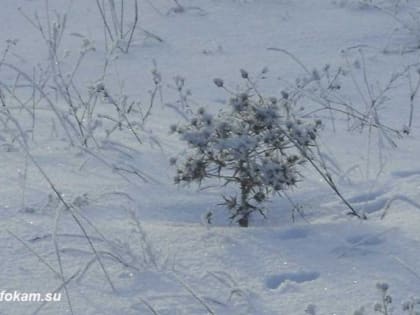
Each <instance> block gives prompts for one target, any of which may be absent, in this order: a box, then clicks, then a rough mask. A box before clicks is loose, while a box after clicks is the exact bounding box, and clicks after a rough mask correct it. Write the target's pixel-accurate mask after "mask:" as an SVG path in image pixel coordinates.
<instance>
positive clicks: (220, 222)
mask: <svg viewBox="0 0 420 315" xmlns="http://www.w3.org/2000/svg"><path fill="white" fill-rule="evenodd" d="M356 2H357V1H356V0H355V1H350V0H349V1H344V2H343V1H332V0H318V1H313V0H252V1H239V0H194V1H193V0H183V1H181V0H180V1H179V3H181V4H182V5H183V6H184V11H182V10H180V9H179V7H177V6H176V4H175V2H174V1H169V0H155V1H146V0H145V1H139V6H140V17H139V26H140V27H141V28H142V29H144V30H147V31H148V32H151V33H153V34H155V35H157V36H159V38H161V39H163V42H160V41H158V40H156V39H155V38H152V37H151V36H148V35H147V34H146V33H144V32H142V30H141V29H140V28H138V29H137V31H136V33H135V36H134V42H133V44H132V46H131V47H130V50H129V52H128V54H123V53H120V54H118V58H116V59H115V60H112V61H111V64H110V66H109V69H108V73H107V75H106V76H105V77H104V78H102V77H101V76H102V73H103V69H104V68H103V62H104V60H105V55H106V53H105V43H104V36H103V32H104V29H103V24H102V21H101V18H100V15H99V13H98V11H97V8H96V3H95V1H83V0H73V1H67V0H54V1H52V0H50V1H49V6H50V9H51V10H57V11H58V12H61V13H63V12H64V11H65V10H66V8H67V7H69V4H70V3H72V4H71V6H70V11H69V14H68V20H67V24H66V25H67V26H66V28H65V32H64V36H63V39H62V50H60V53H64V51H68V52H69V57H68V58H67V59H65V62H64V64H63V67H64V70H65V71H66V73H67V72H71V71H72V69H73V67H72V65H73V62H74V60H76V58H77V57H78V56H79V52H80V50H81V49H83V45H86V44H88V42H86V41H83V38H85V39H86V40H89V45H90V44H91V45H93V47H95V51H92V52H89V53H87V55H86V59H85V60H84V61H83V62H82V64H81V66H80V69H79V72H77V75H76V76H75V78H74V80H75V81H76V82H78V84H79V86H80V87H82V92H83V93H84V94H86V95H87V94H88V93H89V87H95V88H96V90H98V87H102V88H101V91H102V90H103V88H104V87H105V88H106V89H108V90H109V91H110V93H112V95H113V97H115V95H118V97H119V96H120V95H119V94H122V95H126V96H127V97H128V100H129V101H128V102H127V104H129V103H130V102H131V100H133V101H139V102H140V103H141V104H142V105H143V106H146V107H147V105H148V104H149V102H150V91H152V90H153V88H154V82H153V79H154V77H153V73H152V72H153V71H154V69H155V67H156V71H157V72H154V73H155V79H156V78H157V77H156V75H158V77H159V79H161V80H162V87H161V95H158V96H157V101H156V103H155V105H154V106H153V108H152V110H151V114H150V116H149V118H148V120H147V121H146V124H145V126H144V130H140V133H139V135H140V138H141V140H143V141H142V143H141V144H140V143H139V142H138V141H137V139H136V138H135V137H133V134H132V133H131V132H130V130H126V131H119V130H118V129H117V130H116V131H114V132H113V133H112V135H111V137H110V138H109V139H108V140H107V141H104V142H103V143H102V149H101V150H98V149H96V148H92V149H83V148H82V147H80V146H73V147H72V146H70V145H69V141H68V140H67V139H66V135H65V132H64V131H63V130H62V128H60V123H59V121H58V120H57V118H56V116H54V113H52V111H51V109H50V108H49V107H48V106H46V105H43V106H41V108H40V109H39V110H38V111H37V112H36V113H37V116H36V124H35V132H34V133H33V137H32V134H29V135H28V137H27V141H28V143H29V148H30V153H31V156H33V158H34V159H35V161H36V162H37V163H38V165H39V166H40V167H41V168H42V169H43V170H44V171H45V174H47V175H48V178H49V179H50V180H51V182H52V183H53V184H54V185H55V187H56V188H57V189H58V191H59V192H60V193H61V196H62V198H63V199H64V200H65V201H66V202H67V203H68V204H69V205H72V206H73V210H74V211H75V212H74V213H72V212H71V211H69V210H68V209H67V210H66V209H65V207H63V205H62V204H61V203H60V200H59V199H58V197H57V195H56V194H55V193H54V191H53V190H52V189H51V187H50V185H49V184H48V182H47V181H46V180H45V177H44V176H43V175H42V174H41V173H40V172H39V169H38V168H37V167H36V166H35V164H34V163H33V161H31V159H30V158H29V157H28V154H26V153H25V151H24V150H23V149H22V147H21V146H20V145H19V143H18V142H17V141H16V140H13V137H11V136H10V134H8V133H6V132H5V130H2V133H1V135H0V144H1V146H0V187H1V188H0V210H1V211H0V253H1V256H2V257H1V259H0V292H1V291H2V290H6V291H13V290H19V291H21V292H41V293H47V292H53V291H55V290H59V291H60V292H62V295H63V296H62V300H61V301H60V302H51V303H47V304H45V305H43V304H42V303H37V302H4V301H3V302H0V314H1V315H3V314H4V315H9V314H33V313H37V314H47V315H48V314H70V309H69V303H68V301H67V297H66V294H65V291H64V290H63V288H62V279H60V273H58V274H56V273H55V272H53V271H52V270H51V269H49V268H48V267H47V264H49V265H51V266H52V267H53V269H54V270H56V271H59V270H60V267H59V258H58V255H57V248H56V246H58V253H59V257H60V260H61V265H62V269H63V273H64V276H65V278H66V279H68V278H70V280H69V283H68V285H67V291H68V294H69V296H70V300H71V306H72V309H73V313H74V314H86V315H93V314H109V315H114V314H124V315H131V314H153V312H152V311H151V310H150V308H149V309H148V306H147V305H150V306H151V307H152V308H153V309H154V310H156V311H157V312H158V314H161V315H175V314H190V315H200V314H209V310H208V309H206V307H209V308H210V309H211V310H212V311H213V312H214V314H218V315H225V314H226V315H228V314H229V315H236V314H238V315H239V314H253V315H274V314H304V313H305V309H307V306H308V305H310V304H313V305H315V306H316V310H317V312H318V313H319V314H352V313H353V312H354V311H356V310H357V309H359V308H360V307H361V306H365V308H366V310H369V314H373V304H374V302H375V301H377V300H379V299H380V295H379V293H378V290H377V288H376V287H375V286H376V283H377V282H387V283H388V284H389V286H390V289H389V290H390V293H391V294H392V295H393V299H394V301H395V302H394V306H395V308H396V312H395V314H400V313H401V311H400V310H401V308H400V305H399V303H400V302H402V301H404V300H406V299H407V298H409V297H411V296H420V266H419V264H418V261H419V258H420V229H419V228H418V222H420V169H419V163H418V156H419V154H420V145H419V142H418V139H419V136H420V134H419V132H420V123H419V121H420V119H419V118H420V116H419V115H420V114H419V111H418V110H417V107H416V108H415V110H414V117H413V123H412V126H411V129H410V133H409V135H404V136H403V137H401V138H400V139H397V140H396V144H397V148H392V146H391V145H389V144H388V145H387V146H386V148H384V149H383V150H382V151H381V152H379V150H378V148H379V147H380V144H381V142H380V141H383V142H384V143H385V144H386V143H387V142H386V139H384V138H380V137H378V136H377V132H376V131H375V130H372V131H371V133H370V134H369V130H367V129H365V130H361V129H360V128H355V129H356V130H354V131H353V132H351V133H350V132H348V131H347V129H346V128H347V126H348V122H347V120H346V119H343V117H341V118H337V119H335V120H334V121H333V122H331V121H330V120H328V119H329V118H328V117H329V115H328V114H326V115H324V116H320V117H319V118H321V119H322V120H323V125H324V128H323V130H320V131H319V135H318V137H319V141H320V146H321V147H322V149H323V153H324V159H325V163H326V164H327V165H328V166H329V168H330V169H331V173H332V175H333V177H334V179H335V181H336V183H337V185H338V187H339V189H340V191H341V193H342V194H343V195H344V196H345V197H346V198H347V200H348V201H349V202H350V203H351V204H352V205H353V206H354V208H355V209H357V210H360V211H362V212H364V213H366V214H367V216H368V219H367V220H359V219H357V218H354V217H350V216H347V215H346V212H348V209H347V208H346V206H345V205H344V204H343V203H342V202H341V201H340V199H339V198H337V196H336V195H335V194H334V192H333V191H332V190H331V189H330V188H329V187H328V185H327V184H326V183H325V180H324V179H322V178H320V176H319V175H318V174H317V173H316V172H314V171H313V170H312V169H311V168H310V167H309V166H307V167H306V168H305V169H304V170H303V176H304V180H303V181H302V182H301V183H299V184H298V186H297V187H296V188H295V189H293V190H292V191H290V192H288V197H290V199H291V200H292V202H293V203H294V204H291V203H290V202H289V200H288V198H273V199H272V200H271V201H270V203H268V205H267V207H268V208H269V212H268V214H267V216H268V217H267V219H264V218H262V217H258V216H257V215H255V216H253V217H252V221H251V226H250V227H249V228H239V227H237V226H236V225H232V224H230V223H229V219H228V216H229V213H228V211H227V210H226V209H224V208H223V207H221V206H218V204H219V203H220V202H221V201H223V200H222V199H221V196H220V195H221V192H223V193H226V192H227V193H229V192H231V191H230V190H229V189H230V188H227V189H225V190H223V189H222V188H220V187H218V185H213V184H214V183H211V184H212V185H209V186H208V187H207V186H203V187H201V188H198V187H196V186H194V185H191V186H182V185H178V186H177V185H174V183H173V178H174V176H175V175H176V169H175V168H174V167H172V166H171V165H170V163H169V160H170V158H172V157H179V156H181V157H182V156H184V155H185V152H186V150H187V147H186V145H185V143H184V142H182V141H181V139H179V137H177V135H176V134H173V133H171V132H170V126H172V125H174V124H175V125H178V124H184V123H185V119H184V118H183V116H182V115H180V114H179V111H181V112H182V114H183V115H184V116H186V117H187V118H190V117H189V116H188V115H189V113H190V112H189V111H191V112H197V110H198V109H199V108H200V107H204V108H205V109H206V113H207V112H208V115H217V114H218V113H219V110H220V109H223V108H224V106H226V102H227V101H228V100H229V98H230V97H231V96H230V95H229V94H228V93H227V92H226V91H225V90H224V89H223V88H220V87H218V86H216V85H215V82H213V80H214V79H215V78H221V79H223V81H222V82H223V86H224V87H227V89H230V90H232V91H235V92H236V91H238V90H239V84H240V82H242V81H243V78H241V69H245V70H246V73H247V75H249V77H251V78H255V77H257V76H258V75H259V74H260V73H261V72H262V69H264V68H265V67H268V69H269V71H268V72H267V74H266V75H265V76H266V77H267V78H266V79H261V80H258V83H257V84H258V89H259V90H260V91H261V92H262V93H264V95H268V96H274V97H281V96H282V93H285V91H289V92H290V91H291V90H292V89H293V87H296V79H298V78H300V81H299V80H298V81H299V82H298V83H299V84H302V82H305V81H304V80H309V81H308V82H309V83H308V82H306V83H305V84H309V85H310V87H311V88H312V87H314V88H316V86H317V84H318V82H321V83H320V84H323V81H322V80H324V79H325V78H324V77H322V76H321V77H319V76H320V75H321V73H322V70H321V69H323V67H325V65H329V68H330V69H332V70H331V73H334V69H338V68H339V67H342V68H343V69H344V68H345V69H346V70H348V71H352V73H353V75H354V76H353V77H350V76H346V77H344V78H342V80H341V81H340V82H339V83H340V84H341V86H342V87H341V91H340V93H342V94H341V95H343V97H345V98H346V99H347V100H351V103H352V104H354V106H355V107H357V108H358V109H361V110H362V109H363V108H364V106H365V105H364V103H363V102H364V100H363V97H361V95H360V93H358V91H357V89H356V87H355V86H354V84H353V83H352V82H353V80H355V81H356V82H358V83H359V84H360V87H361V89H362V90H363V95H365V96H368V94H369V91H366V90H365V85H363V82H364V76H367V80H368V81H369V82H370V85H371V89H372V90H371V92H372V93H373V94H375V95H378V94H380V88H381V87H382V88H383V87H384V86H386V84H387V82H388V81H389V80H390V77H391V75H392V74H393V73H398V72H401V71H402V70H403V69H405V67H406V66H408V65H411V64H415V63H417V62H418V60H419V53H420V50H418V49H416V48H415V47H416V37H415V36H414V35H413V34H412V32H410V31H407V30H406V29H405V28H404V27H402V26H401V24H399V23H398V21H397V20H396V19H394V18H392V17H391V16H390V15H389V14H385V13H384V12H382V11H381V10H378V9H376V8H374V7H360V6H358V5H354V4H355V3H356ZM382 2H385V1H382ZM388 2H389V3H390V2H393V1H388ZM400 2H401V5H405V3H408V4H412V5H414V6H415V5H416V3H415V1H414V0H413V1H400ZM130 3H131V2H130V1H127V2H126V4H127V6H128V5H130ZM376 3H378V4H380V1H376ZM18 8H21V10H22V11H23V12H24V13H25V14H26V15H27V16H29V17H33V14H34V12H35V11H36V12H38V14H39V16H40V19H41V21H42V22H45V21H46V19H45V1H44V0H2V1H1V9H0V29H2V32H0V43H1V44H0V61H1V60H2V59H1V56H2V54H1V52H2V51H3V50H4V48H5V47H6V40H8V39H12V40H13V39H18V42H17V44H16V45H15V46H14V45H13V47H11V50H10V52H9V53H8V54H7V56H6V58H5V61H6V62H7V63H9V64H12V65H15V66H17V67H19V68H20V69H21V70H22V71H25V72H26V73H29V74H32V73H33V69H34V67H37V65H38V64H39V65H41V66H42V67H44V68H43V69H46V65H47V64H48V49H47V46H46V44H45V43H44V42H43V40H42V38H41V36H40V34H39V32H37V30H36V29H35V28H34V27H33V26H31V25H30V23H28V21H27V20H26V19H25V18H24V17H23V15H22V14H21V13H20V12H19V10H18ZM403 10H404V8H403ZM166 13H169V14H166ZM403 13H404V12H403ZM412 22H413V20H410V23H412ZM81 36H82V38H81ZM85 48H86V47H85ZM269 48H272V49H269ZM349 48H350V49H349ZM359 48H361V49H362V53H360V51H359ZM282 49H285V50H287V51H288V52H290V53H291V54H293V56H295V57H296V58H298V59H299V61H300V62H301V63H303V64H304V65H305V67H306V68H307V69H309V72H310V74H311V77H309V78H305V76H308V74H307V73H305V71H304V69H302V67H301V66H300V65H299V64H298V63H297V62H296V61H295V60H294V59H293V58H292V57H291V56H290V55H288V54H285V53H284V52H282V51H281V50H282ZM361 54H363V55H361ZM362 61H363V62H364V63H365V66H366V68H365V70H366V71H365V72H363V69H359V70H358V69H357V68H360V67H363V64H362ZM263 72H264V71H263ZM157 73H158V74H157ZM315 73H316V74H317V75H315V76H314V75H313V74H315ZM242 76H244V73H243V72H242ZM183 78H184V79H183ZM412 78H413V84H415V82H416V81H415V79H416V76H415V72H413V73H412ZM15 80H16V73H14V72H13V71H11V70H10V69H9V68H7V67H6V66H5V65H3V66H2V65H1V62H0V88H2V87H4V86H8V87H10V86H13V84H14V83H15ZM181 81H182V84H181V83H180V82H181ZM22 82H23V81H22ZM218 82H219V83H220V82H221V81H218ZM180 84H181V89H179V87H180ZM219 85H220V84H219ZM20 91H22V92H21V93H23V94H22V95H21V97H22V98H24V99H25V97H27V95H24V94H25V92H26V93H28V89H26V90H24V89H18V92H19V93H20ZM49 91H50V92H51V90H49ZM189 91H190V92H191V95H190V93H189ZM314 93H316V91H315V92H314ZM409 93H410V88H409V82H408V80H407V79H406V77H405V76H403V77H402V78H401V80H399V81H397V84H396V85H395V86H394V87H393V88H392V89H391V90H390V91H389V92H387V93H386V97H388V98H389V99H387V100H384V103H383V106H382V107H381V110H380V119H382V121H383V122H384V123H386V124H387V125H390V126H392V127H393V128H397V129H398V130H402V129H403V127H404V126H405V125H407V121H408V115H409V108H410V107H409ZM158 94H160V93H158ZM102 96H103V95H102ZM331 97H332V96H331ZM161 98H162V100H161ZM180 98H181V100H180ZM51 99H53V100H56V99H55V98H54V95H52V92H51ZM118 99H119V98H118ZM177 100H178V101H177ZM9 101H10V106H12V107H13V106H15V108H17V107H18V105H19V104H17V103H16V100H9ZM102 101H103V100H101V101H98V102H99V103H98V111H99V112H100V113H101V114H103V115H104V116H105V115H111V113H113V110H114V109H113V106H112V100H111V101H110V100H108V102H102ZM306 101H307V99H306ZM60 102H61V103H60ZM110 102H111V103H110ZM417 102H418V100H417V99H414V104H415V105H416V106H417ZM314 103H315V102H309V101H308V103H307V104H306V103H305V104H303V105H304V106H305V107H306V106H308V107H310V106H313V105H314ZM56 105H57V106H58V107H59V108H64V107H65V106H66V104H64V102H63V100H62V99H61V100H60V99H59V100H58V104H56ZM31 106H32V105H31ZM174 108H175V109H177V111H175V110H174ZM13 112H14V113H15V118H16V119H18V120H19V121H21V122H22V124H23V125H24V126H25V128H30V126H31V124H32V118H31V117H30V115H29V114H28V113H27V112H25V111H24V110H16V109H13ZM324 114H325V113H324ZM209 117H211V116H209ZM93 123H98V125H97V126H96V129H92V130H91V132H93V133H95V135H97V137H98V139H105V134H106V132H105V129H106V128H108V127H109V126H110V125H111V124H110V122H109V121H107V120H106V119H103V120H102V123H103V125H100V124H99V120H98V121H95V120H93V121H92V124H93ZM1 128H2V129H3V125H2V127H1ZM14 131H15V132H16V134H15V135H17V136H18V134H19V133H18V131H16V130H14ZM369 135H370V136H371V137H370V136H369ZM117 167H119V169H117ZM122 169H124V170H122ZM136 171H137V172H141V173H137V174H136V173H135V172H136ZM216 184H217V182H216ZM221 189H222V190H221ZM294 206H296V207H297V208H298V209H301V210H302V211H303V212H304V214H305V215H304V216H303V218H302V217H301V216H300V214H299V213H297V212H296V209H295V210H293V208H294ZM209 213H211V218H212V220H211V221H212V224H208V222H207V220H206V219H205V218H206V216H207V215H208V214H209ZM57 214H59V215H57ZM292 214H293V215H292ZM73 215H76V216H77V217H79V218H81V220H82V222H83V225H84V226H85V228H86V231H87V233H88V235H89V236H90V239H91V241H92V242H93V244H94V246H95V248H96V251H97V252H98V253H99V256H100V257H101V261H102V263H103V265H104V268H105V270H106V272H107V274H108V276H109V278H110V279H111V281H112V283H113V285H114V287H115V289H114V290H112V288H111V286H110V284H109V282H108V281H107V277H106V276H105V274H104V272H103V270H102V268H101V266H100V264H99V263H98V259H97V258H96V256H95V254H94V253H93V251H92V248H91V246H90V245H89V243H88V242H87V240H86V237H85V236H84V234H83V232H82V231H81V229H80V228H79V226H78V225H77V224H76V222H75V220H74V217H73ZM292 217H293V218H292ZM73 275H74V277H73V278H71V277H72V276H73Z"/></svg>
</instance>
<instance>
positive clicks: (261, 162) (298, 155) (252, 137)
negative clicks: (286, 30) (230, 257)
mask: <svg viewBox="0 0 420 315" xmlns="http://www.w3.org/2000/svg"><path fill="white" fill-rule="evenodd" d="M243 76H244V75H243V74H242V77H243ZM246 77H247V76H246ZM246 79H248V78H246ZM221 82H223V81H221V80H220V79H218V80H217V81H215V84H216V86H218V87H221V88H223V87H224V86H223V84H222V83H221ZM320 124H321V122H320V121H308V120H306V119H304V118H302V117H299V115H298V111H297V110H294V104H292V102H291V101H290V100H288V98H287V97H284V96H282V97H280V98H273V97H271V98H264V97H263V96H261V95H260V94H259V93H258V91H256V89H255V88H251V89H248V90H247V92H245V93H239V94H237V95H235V96H234V97H232V98H231V99H230V100H229V102H228V105H227V108H226V109H225V110H222V111H220V112H219V114H218V115H216V116H215V115H212V114H211V113H208V112H207V111H206V109H204V108H200V109H199V110H198V111H197V113H196V114H195V115H194V116H193V118H192V119H191V120H190V121H189V122H188V123H187V124H186V125H183V126H173V127H172V128H171V130H172V131H173V132H176V133H178V134H179V135H180V137H181V139H182V140H183V141H185V142H186V143H188V145H189V148H190V150H189V151H188V154H186V157H185V158H184V159H183V160H181V161H175V160H172V164H175V165H176V166H177V175H176V176H175V183H177V184H179V183H182V182H184V183H192V182H196V183H198V184H201V183H202V182H203V181H204V180H208V179H211V178H216V179H219V180H221V185H223V186H225V185H232V186H234V187H235V188H236V189H237V191H238V195H235V196H230V197H226V196H223V199H224V202H223V205H225V206H226V207H227V208H228V209H229V211H230V214H231V216H230V217H231V219H232V220H233V221H235V222H237V223H239V225H240V226H243V227H246V226H248V221H249V216H250V214H251V213H253V212H256V211H257V212H259V213H260V214H262V215H263V216H264V214H265V209H264V207H263V204H264V202H265V201H267V199H269V198H270V197H271V196H272V195H273V193H278V194H280V193H281V192H283V191H285V190H286V189H288V188H289V187H291V186H295V185H296V184H297V182H299V180H300V179H301V176H300V173H299V167H300V166H301V164H303V163H304V162H305V161H306V160H308V158H310V156H311V152H310V147H311V146H313V145H315V139H316V137H317V133H318V129H319V126H320Z"/></svg>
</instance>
